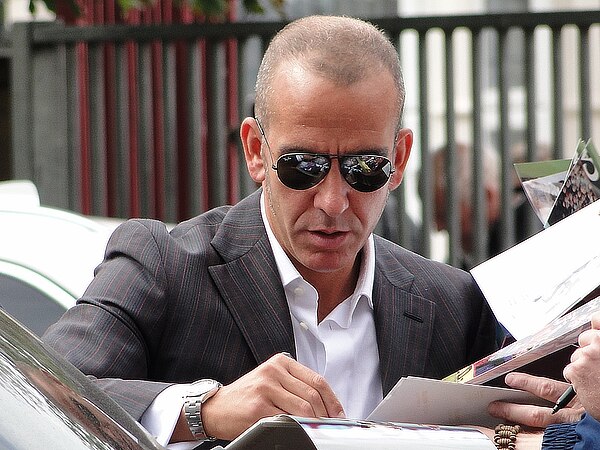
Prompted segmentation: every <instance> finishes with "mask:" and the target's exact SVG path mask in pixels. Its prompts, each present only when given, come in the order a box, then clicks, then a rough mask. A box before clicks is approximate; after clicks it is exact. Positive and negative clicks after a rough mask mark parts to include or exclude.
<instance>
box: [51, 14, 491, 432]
mask: <svg viewBox="0 0 600 450" xmlns="http://www.w3.org/2000/svg"><path fill="white" fill-rule="evenodd" d="M256 91H257V92H256V118H252V117H249V118H246V119H245V120H244V121H243V123H242V125H241V133H240V134H241V139H242V143H243V147H244V152H245V157H246V163H247V167H248V170H249V173H250V175H251V176H252V178H253V179H254V180H255V181H256V182H257V183H260V184H261V186H262V188H261V189H259V190H258V191H257V192H256V193H254V194H252V195H250V196H249V197H248V198H246V199H244V200H242V201H241V202H240V203H239V204H238V205H236V206H234V207H220V208H217V209H215V210H212V211H208V212H206V213H204V214H202V215H200V216H198V217H195V218H193V219H191V220H189V221H187V222H184V223H182V224H180V225H179V226H177V227H175V229H173V230H172V231H171V232H170V233H167V231H166V230H165V227H164V225H163V224H161V223H158V222H156V221H149V220H133V221H129V222H127V223H126V224H124V225H122V226H121V227H120V228H118V229H117V230H116V231H115V233H114V236H113V237H112V238H111V240H110V242H109V244H108V247H107V252H106V257H105V260H104V262H103V263H102V264H101V265H100V266H99V268H98V270H97V273H96V276H95V279H94V280H93V282H92V283H91V285H90V286H89V288H88V290H87V291H86V293H85V295H84V296H83V298H82V299H80V301H79V302H78V304H77V305H76V306H75V307H74V308H72V309H71V310H70V311H68V312H67V313H66V315H65V316H64V317H63V318H62V319H61V320H60V321H59V322H58V323H57V324H56V325H55V326H53V327H51V328H50V330H49V331H48V333H47V334H46V336H45V340H46V342H48V343H50V344H51V345H52V346H54V347H55V348H57V349H58V350H59V351H60V352H61V353H63V354H65V355H66V357H67V358H68V359H70V360H71V361H72V362H73V363H74V364H75V365H76V366H78V367H79V368H80V369H81V370H82V371H83V372H84V373H87V374H91V375H94V376H96V377H98V378H102V379H101V380H99V383H102V385H103V386H104V388H105V390H106V391H108V392H109V393H110V394H111V395H112V396H113V397H114V398H115V399H117V400H118V401H119V402H120V403H121V404H122V405H123V406H124V407H125V408H126V409H127V410H128V411H129V412H131V413H132V414H133V416H134V417H136V418H138V419H140V420H141V422H142V424H144V425H145V426H146V427H147V428H148V429H149V430H150V431H151V432H153V433H154V434H155V435H157V436H158V437H159V440H161V441H162V442H169V441H171V442H175V441H180V440H192V439H194V438H197V439H200V440H201V439H206V436H210V437H215V438H218V439H222V440H230V439H233V438H234V437H236V436H238V435H239V434H240V433H241V432H242V431H244V430H245V429H246V428H248V427H249V426H250V425H252V424H253V423H254V422H255V421H256V420H258V419H259V418H261V417H265V416H272V415H275V414H279V413H290V414H295V415H300V416H311V417H319V416H329V417H343V416H344V415H345V416H348V417H354V418H364V417H366V416H367V415H368V414H369V413H370V412H371V410H372V409H373V408H374V407H375V406H376V405H377V404H378V403H379V402H380V401H381V399H382V397H383V396H384V395H385V394H387V393H388V392H389V391H390V389H391V388H392V387H393V386H394V384H395V383H396V382H397V381H398V379H399V378H400V377H402V376H405V375H421V376H427V377H442V376H445V375H447V374H449V373H451V372H453V371H455V370H457V369H458V368H460V367H464V366H465V364H467V363H469V362H471V361H474V360H476V359H478V358H480V357H482V356H484V355H486V354H489V353H491V352H492V351H493V350H494V348H495V343H494V326H495V321H494V318H493V316H492V314H491V312H490V310H489V308H488V307H487V305H486V303H485V301H484V299H483V298H482V295H481V292H480V291H479V289H478V288H477V286H476V284H475V282H474V280H473V279H472V277H471V276H470V275H469V274H467V273H465V272H462V271H460V270H457V269H454V268H451V267H449V266H446V265H444V264H441V263H436V262H433V261H429V260H426V259H425V258H422V257H420V256H418V255H416V254H413V253H411V252H409V251H407V250H405V249H402V248H400V247H398V246H397V245H395V244H392V243H390V242H388V241H385V240H383V239H381V238H378V237H374V236H372V234H371V232H372V230H373V229H374V227H375V225H376V223H377V221H378V219H379V217H380V215H381V212H382V210H383V208H384V205H385V202H386V199H387V197H388V194H389V192H390V191H391V190H393V189H395V188H396V187H397V186H398V185H399V184H400V182H401V180H402V175H403V172H404V168H405V166H406V163H407V161H408V157H409V154H410V148H411V145H412V132H411V131H410V130H408V129H404V128H401V127H400V121H401V113H402V107H403V104H404V86H403V82H402V77H401V72H400V67H399V62H398V56H397V53H396V51H395V50H394V47H393V46H392V45H391V44H390V42H389V41H388V40H387V39H386V38H385V36H384V35H383V34H382V33H381V32H380V31H378V30H377V29H376V28H374V27H373V26H371V25H369V24H367V23H365V22H362V21H359V20H355V19H350V18H339V17H308V18H304V19H300V20H298V21H296V22H293V23H292V24H290V25H288V26H287V27H286V28H285V29H284V30H283V31H282V32H280V33H279V34H278V35H277V36H276V37H275V38H274V40H273V41H272V43H271V44H270V46H269V48H268V50H267V52H266V54H265V56H264V59H263V62H262V64H261V67H260V70H259V74H258V79H257V85H256ZM286 354H287V355H286ZM290 356H291V357H290ZM123 379H126V380H123ZM200 379H208V381H206V380H205V381H202V382H198V383H195V384H192V385H189V384H184V385H181V384H178V383H190V382H192V381H194V380H200ZM135 380H144V381H135ZM212 380H215V381H212ZM217 382H219V383H221V384H222V386H220V385H219V384H218V383H217ZM171 383H175V384H173V385H172V384H171ZM167 387H168V389H166V388H167ZM165 405H166V406H165ZM163 411H166V412H165V413H163ZM169 411H171V412H169ZM173 411H174V414H173V413H172V412H173ZM165 415H166V416H172V419H171V420H170V421H169V420H167V419H165ZM167 424H171V426H168V425H167ZM157 425H158V426H157ZM173 428H174V431H173V433H171V431H172V430H173Z"/></svg>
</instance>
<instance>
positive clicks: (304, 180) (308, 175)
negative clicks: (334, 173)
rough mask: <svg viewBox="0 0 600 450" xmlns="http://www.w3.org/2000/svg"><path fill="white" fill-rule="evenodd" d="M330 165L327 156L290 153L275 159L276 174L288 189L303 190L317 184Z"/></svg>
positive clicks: (325, 174)
mask: <svg viewBox="0 0 600 450" xmlns="http://www.w3.org/2000/svg"><path fill="white" fill-rule="evenodd" d="M330 167H331V162H330V160H329V158H328V157H327V156H321V155H312V154H307V153H290V154H287V155H283V156H281V157H280V158H279V159H278V160H277V176H278V177H279V179H280V180H281V182H282V183H283V184H285V185H286V186H287V187H289V188H290V189H296V190H304V189H309V188H311V187H313V186H316V185H317V184H319V183H320V182H321V181H322V180H323V178H325V176H327V172H329V168H330Z"/></svg>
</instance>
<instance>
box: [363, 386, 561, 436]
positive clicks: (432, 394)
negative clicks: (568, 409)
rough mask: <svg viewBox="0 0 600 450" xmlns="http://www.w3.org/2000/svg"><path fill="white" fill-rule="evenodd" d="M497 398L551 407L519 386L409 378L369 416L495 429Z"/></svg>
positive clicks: (381, 418) (371, 417)
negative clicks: (492, 412)
mask: <svg viewBox="0 0 600 450" xmlns="http://www.w3.org/2000/svg"><path fill="white" fill-rule="evenodd" d="M495 400H503V401H507V402H511V403H523V404H529V405H543V406H551V405H550V403H549V402H546V401H544V400H541V399H539V398H538V397H535V396H534V395H532V394H530V393H528V392H525V391H519V390H516V389H508V388H499V387H491V386H481V385H476V384H463V383H451V382H448V381H440V380H433V379H429V378H419V377H406V378H402V379H400V381H398V383H396V386H394V387H393V388H392V390H391V391H390V392H389V394H388V395H386V397H385V398H384V399H383V401H382V402H381V403H380V404H379V405H378V406H377V408H375V410H374V411H373V412H372V413H371V414H370V415H369V417H368V418H367V419H368V420H374V421H384V422H385V421H389V422H407V423H422V424H439V425H477V426H483V427H488V428H494V427H495V426H496V425H498V418H497V417H492V416H491V415H490V414H489V413H488V412H487V407H488V405H489V404H490V403H491V402H493V401H495Z"/></svg>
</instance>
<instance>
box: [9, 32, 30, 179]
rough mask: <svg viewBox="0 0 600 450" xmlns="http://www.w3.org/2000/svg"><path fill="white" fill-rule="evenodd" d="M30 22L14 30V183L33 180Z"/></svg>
mask: <svg viewBox="0 0 600 450" xmlns="http://www.w3.org/2000/svg"><path fill="white" fill-rule="evenodd" d="M31 27H32V24H31V23H29V22H23V23H15V24H13V26H12V71H11V73H12V80H11V81H12V115H13V117H12V123H13V125H12V148H13V158H12V161H13V170H12V173H13V175H14V178H15V179H27V180H33V175H34V158H33V133H32V127H33V95H32V92H33V83H32V81H33V80H32V74H33V64H32V59H31Z"/></svg>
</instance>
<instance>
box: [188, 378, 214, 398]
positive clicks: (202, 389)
mask: <svg viewBox="0 0 600 450" xmlns="http://www.w3.org/2000/svg"><path fill="white" fill-rule="evenodd" d="M220 387H221V383H219V382H218V381H215V380H208V379H205V380H198V381H194V382H193V383H192V384H191V385H190V389H189V393H188V396H204V397H205V398H208V397H210V396H211V395H212V394H214V393H215V392H217V390H218V389H219V388H220ZM206 394H208V395H206ZM203 400H204V399H203Z"/></svg>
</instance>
